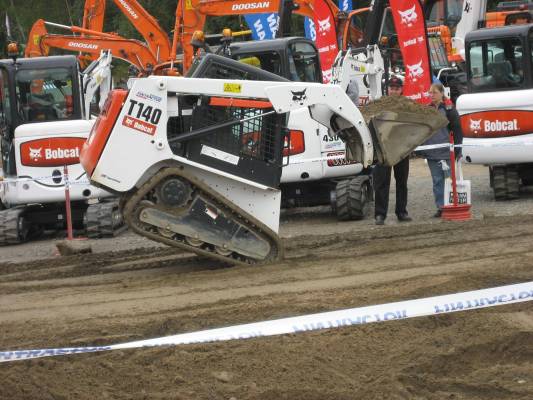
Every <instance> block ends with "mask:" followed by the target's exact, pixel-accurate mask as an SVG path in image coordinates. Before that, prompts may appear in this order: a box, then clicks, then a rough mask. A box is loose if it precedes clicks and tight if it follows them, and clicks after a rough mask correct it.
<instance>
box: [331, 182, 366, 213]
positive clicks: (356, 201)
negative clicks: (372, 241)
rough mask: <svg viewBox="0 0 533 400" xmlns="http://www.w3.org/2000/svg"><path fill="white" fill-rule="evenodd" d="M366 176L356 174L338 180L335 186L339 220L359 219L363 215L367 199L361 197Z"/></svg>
mask: <svg viewBox="0 0 533 400" xmlns="http://www.w3.org/2000/svg"><path fill="white" fill-rule="evenodd" d="M367 182H368V177H366V176H356V177H355V178H352V179H345V180H343V181H340V182H339V183H338V184H337V187H336V189H335V190H336V195H337V196H336V199H337V200H336V201H337V207H336V209H337V218H338V219H339V221H349V220H360V219H363V218H364V217H365V205H366V203H367V202H368V201H369V198H368V195H367V198H366V199H364V198H363V189H364V185H366V184H367Z"/></svg>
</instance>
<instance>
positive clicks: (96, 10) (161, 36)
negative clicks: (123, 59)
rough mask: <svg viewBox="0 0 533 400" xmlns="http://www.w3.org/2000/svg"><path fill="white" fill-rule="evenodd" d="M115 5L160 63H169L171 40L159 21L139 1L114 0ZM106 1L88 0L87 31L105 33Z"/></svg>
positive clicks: (84, 19) (85, 7) (85, 24)
mask: <svg viewBox="0 0 533 400" xmlns="http://www.w3.org/2000/svg"><path fill="white" fill-rule="evenodd" d="M113 2H114V3H115V5H116V6H117V7H118V8H119V10H120V11H121V12H122V14H124V16H125V17H126V18H128V20H129V21H130V22H131V24H132V25H133V26H134V27H135V29H136V30H137V31H138V32H139V33H140V34H141V36H142V37H143V39H144V41H145V42H146V45H147V46H148V48H149V49H150V51H151V52H152V53H153V54H154V56H155V58H156V60H157V62H158V63H162V62H165V61H168V59H169V56H170V49H171V45H170V40H169V36H168V35H167V33H166V32H165V30H164V29H163V28H162V27H161V26H160V25H159V23H158V22H157V20H156V19H155V18H154V17H153V16H152V15H150V14H149V13H148V12H147V11H146V10H145V9H144V8H143V7H142V6H141V5H140V4H139V2H137V0H113ZM105 9H106V0H86V1H85V6H84V13H83V25H82V27H83V28H85V29H89V30H92V31H97V32H103V25H104V17H105Z"/></svg>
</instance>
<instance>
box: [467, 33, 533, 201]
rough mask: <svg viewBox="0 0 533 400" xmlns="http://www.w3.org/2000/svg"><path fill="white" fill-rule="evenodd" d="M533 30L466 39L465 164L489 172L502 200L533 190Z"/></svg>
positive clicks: (481, 35)
mask: <svg viewBox="0 0 533 400" xmlns="http://www.w3.org/2000/svg"><path fill="white" fill-rule="evenodd" d="M531 38H533V25H531V24H526V25H514V26H505V27H499V28H484V29H479V30H476V31H472V32H470V33H468V34H467V35H466V40H465V49H466V54H465V55H466V66H467V71H466V72H467V74H468V94H464V95H462V96H460V97H459V99H458V100H457V111H458V112H459V114H460V116H461V125H462V129H463V133H464V141H463V158H464V160H465V161H466V162H467V163H472V164H484V165H488V166H489V173H490V183H491V186H492V189H493V192H494V197H495V199H496V200H506V199H516V198H518V196H519V192H520V187H521V186H522V185H524V186H526V185H533V151H532V149H533V147H532V146H533V123H532V121H533V119H532V116H533V81H532V78H531V71H532V69H533V65H532V61H531V54H532V52H533V42H532V39H531Z"/></svg>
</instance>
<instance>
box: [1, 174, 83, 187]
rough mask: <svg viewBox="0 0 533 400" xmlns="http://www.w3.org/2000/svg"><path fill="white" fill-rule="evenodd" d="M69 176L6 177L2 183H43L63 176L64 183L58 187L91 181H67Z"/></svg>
mask: <svg viewBox="0 0 533 400" xmlns="http://www.w3.org/2000/svg"><path fill="white" fill-rule="evenodd" d="M67 177H69V175H68V176H67V175H50V176H38V177H35V178H31V177H21V178H4V179H0V185H9V184H10V183H18V182H38V183H41V181H45V180H49V179H58V178H61V180H64V182H63V184H58V185H57V187H64V186H65V184H66V185H68V186H69V187H70V186H72V185H89V184H90V183H91V182H90V181H89V180H87V179H83V180H77V181H71V180H68V181H67Z"/></svg>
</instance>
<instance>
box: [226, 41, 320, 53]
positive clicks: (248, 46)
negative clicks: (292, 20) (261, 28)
mask: <svg viewBox="0 0 533 400" xmlns="http://www.w3.org/2000/svg"><path fill="white" fill-rule="evenodd" d="M293 42H307V43H309V44H311V45H313V46H314V47H316V46H315V44H314V42H313V41H311V40H309V39H305V38H301V37H286V38H280V39H269V40H254V41H250V42H235V43H232V44H231V47H230V48H231V52H232V54H236V53H237V54H238V53H250V52H254V53H258V52H268V51H282V50H285V49H286V48H287V46H288V45H289V44H291V43H293Z"/></svg>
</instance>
